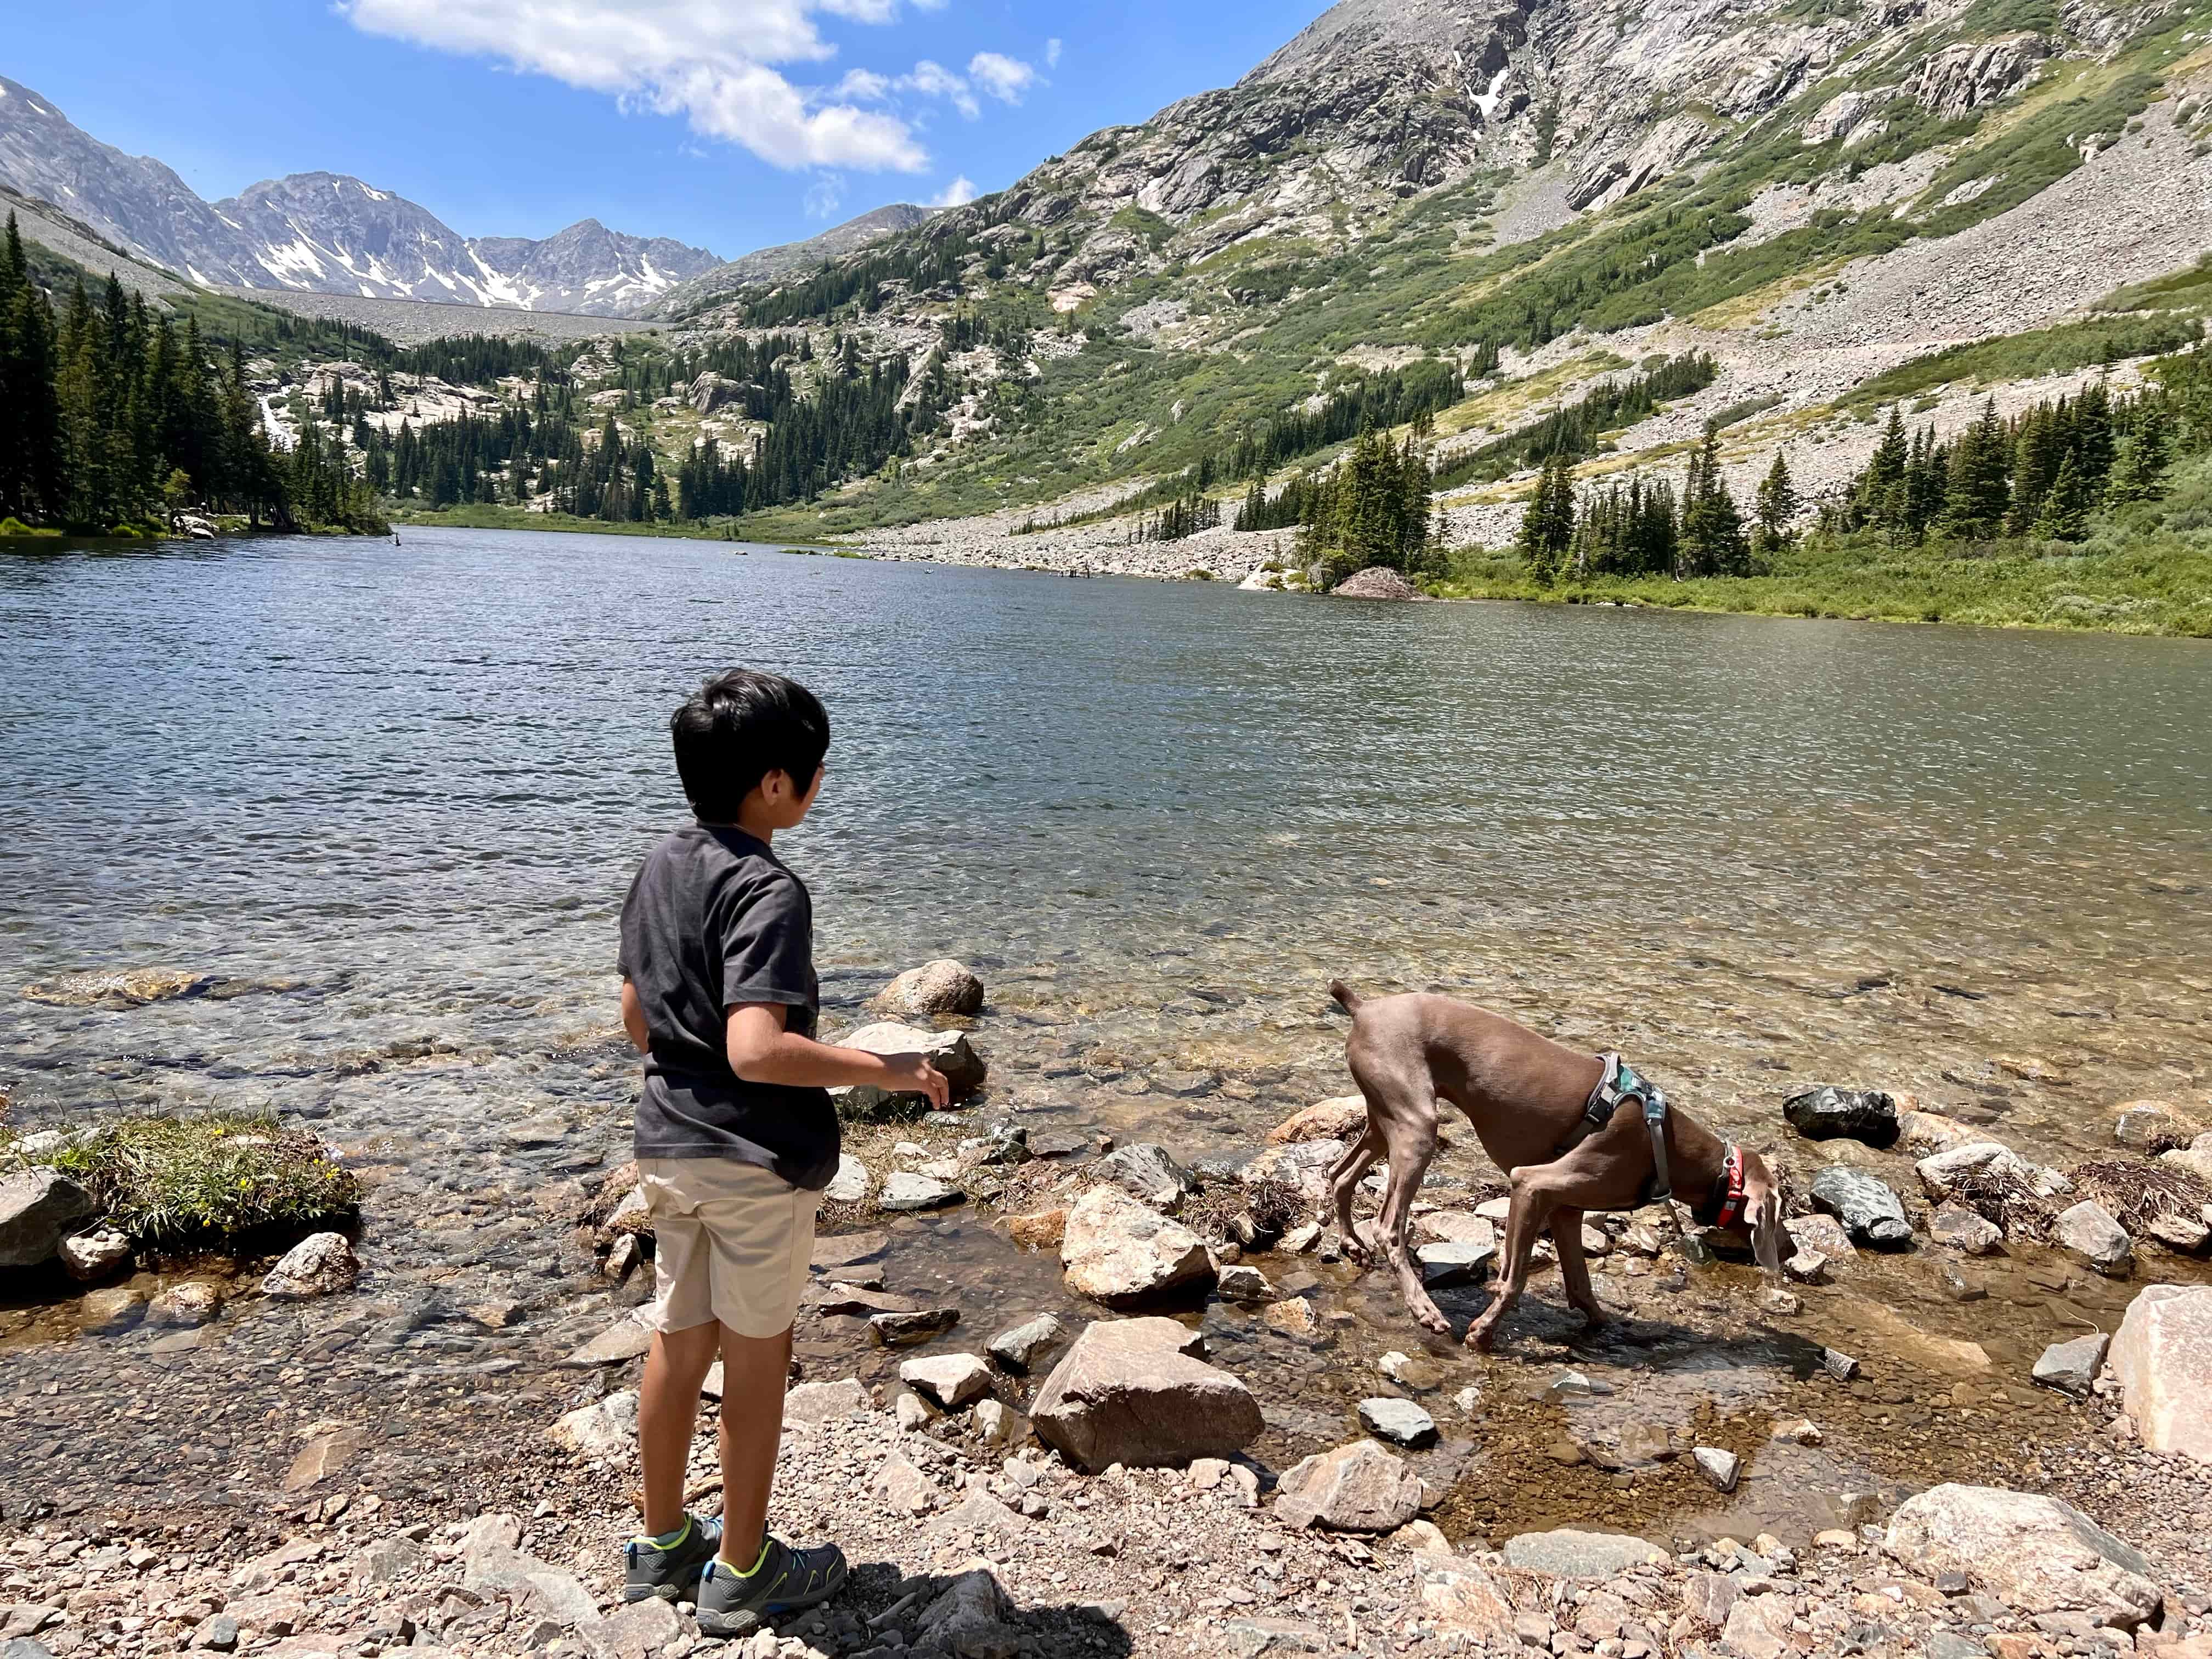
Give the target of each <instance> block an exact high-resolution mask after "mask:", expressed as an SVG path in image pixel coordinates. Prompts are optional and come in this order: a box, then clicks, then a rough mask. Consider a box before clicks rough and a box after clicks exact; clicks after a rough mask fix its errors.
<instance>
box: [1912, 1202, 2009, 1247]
mask: <svg viewBox="0 0 2212 1659" xmlns="http://www.w3.org/2000/svg"><path fill="white" fill-rule="evenodd" d="M1928 1236H1929V1237H1930V1238H1932V1239H1934V1240H1935V1241H1936V1243H1938V1244H1948V1245H1949V1246H1950V1247H1951V1248H1952V1249H1954V1250H1964V1251H1965V1252H1966V1254H1967V1255H1994V1254H1996V1250H1997V1248H1998V1247H1999V1246H2000V1245H2002V1243H2004V1230H2003V1229H2002V1228H2001V1227H1999V1226H1998V1225H1996V1223H1995V1222H1994V1221H1990V1220H1988V1219H1987V1218H1984V1217H1983V1216H1982V1215H1980V1214H1978V1212H1975V1211H1972V1210H1970V1209H1968V1208H1967V1207H1966V1206H1965V1205H1963V1204H1939V1205H1937V1206H1936V1212H1935V1213H1934V1214H1933V1215H1931V1216H1929V1218H1928Z"/></svg>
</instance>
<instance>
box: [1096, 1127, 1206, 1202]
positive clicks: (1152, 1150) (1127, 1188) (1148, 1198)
mask: <svg viewBox="0 0 2212 1659" xmlns="http://www.w3.org/2000/svg"><path fill="white" fill-rule="evenodd" d="M1090 1174H1091V1178H1092V1179H1093V1180H1097V1181H1107V1182H1112V1183H1113V1184H1114V1185H1115V1186H1116V1187H1119V1188H1121V1190H1122V1191H1123V1192H1125V1193H1127V1194H1128V1195H1129V1196H1130V1197H1132V1198H1133V1199H1135V1200H1137V1201H1138V1202H1139V1204H1149V1205H1151V1206H1152V1207H1153V1208H1154V1209H1156V1210H1170V1211H1172V1210H1173V1209H1174V1208H1175V1207H1176V1206H1177V1205H1178V1204H1181V1203H1182V1200H1183V1195H1184V1194H1186V1193H1188V1192H1189V1191H1190V1190H1191V1188H1193V1187H1194V1186H1196V1185H1197V1183H1196V1182H1194V1181H1193V1180H1192V1179H1191V1178H1190V1176H1189V1174H1188V1172H1187V1171H1186V1170H1184V1169H1183V1167H1182V1164H1178V1163H1176V1161H1175V1159H1174V1158H1170V1157H1169V1156H1168V1152H1167V1149H1166V1148H1165V1147H1163V1146H1154V1145H1153V1144H1152V1142H1151V1141H1149V1140H1139V1141H1133V1142H1132V1143H1131V1144H1130V1145H1128V1146H1121V1147H1117V1148H1115V1150H1114V1151H1113V1152H1109V1153H1107V1154H1106V1156H1105V1157H1103V1158H1100V1159H1099V1160H1098V1161H1097V1163H1096V1164H1092V1165H1091V1170H1090Z"/></svg>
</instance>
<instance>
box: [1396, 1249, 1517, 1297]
mask: <svg viewBox="0 0 2212 1659" xmlns="http://www.w3.org/2000/svg"><path fill="white" fill-rule="evenodd" d="M1497 1259H1498V1247H1497V1246H1496V1245H1494V1244H1455V1243H1449V1242H1445V1243H1436V1244H1422V1245H1418V1246H1416V1247H1415V1249H1414V1250H1413V1260H1414V1261H1415V1263H1416V1264H1417V1265H1418V1266H1419V1267H1420V1270H1421V1282H1422V1283H1423V1284H1424V1285H1428V1286H1430V1287H1431V1289H1434V1290H1445V1289H1448V1288H1449V1287H1450V1286H1452V1285H1471V1284H1473V1283H1474V1281H1475V1280H1477V1279H1480V1278H1481V1277H1482V1275H1483V1273H1485V1272H1486V1271H1487V1270H1488V1268H1489V1267H1490V1265H1491V1263H1492V1262H1493V1261H1496V1260H1497Z"/></svg>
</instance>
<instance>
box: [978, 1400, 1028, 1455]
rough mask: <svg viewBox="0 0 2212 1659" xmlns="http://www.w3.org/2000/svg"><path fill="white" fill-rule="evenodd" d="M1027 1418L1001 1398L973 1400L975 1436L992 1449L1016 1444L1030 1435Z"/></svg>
mask: <svg viewBox="0 0 2212 1659" xmlns="http://www.w3.org/2000/svg"><path fill="white" fill-rule="evenodd" d="M1030 1426H1031V1425H1030V1419H1029V1418H1028V1417H1027V1416H1026V1415H1025V1414H1024V1413H1021V1412H1018V1411H1016V1410H1015V1409H1014V1408H1013V1407H1012V1406H1009V1405H1007V1404H1006V1401H1003V1400H979V1401H976V1402H975V1437H976V1438H977V1439H978V1440H981V1442H982V1443H984V1444H985V1445H986V1446H989V1447H991V1448H993V1449H997V1448H1000V1447H1002V1446H1018V1445H1020V1444H1021V1443H1022V1442H1023V1441H1024V1440H1026V1439H1028V1438H1029V1437H1030Z"/></svg>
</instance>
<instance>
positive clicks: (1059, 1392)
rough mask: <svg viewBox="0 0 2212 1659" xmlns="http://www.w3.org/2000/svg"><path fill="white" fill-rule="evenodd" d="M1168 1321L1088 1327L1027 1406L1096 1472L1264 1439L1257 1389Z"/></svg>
mask: <svg viewBox="0 0 2212 1659" xmlns="http://www.w3.org/2000/svg"><path fill="white" fill-rule="evenodd" d="M1170 1325H1175V1322H1174V1321H1172V1320H1162V1319H1128V1320H1100V1321H1097V1322H1095V1323H1093V1324H1091V1325H1089V1326H1087V1327H1085V1329H1084V1332H1083V1334H1081V1335H1080V1336H1079V1337H1077V1338H1076V1340H1075V1345H1074V1346H1073V1347H1071V1348H1070V1349H1069V1350H1068V1351H1067V1353H1066V1357H1065V1358H1062V1359H1061V1360H1060V1364H1057V1365H1055V1366H1054V1367H1053V1370H1052V1374H1051V1376H1048V1377H1047V1378H1046V1379H1045V1383H1044V1387H1043V1388H1042V1389H1039V1390H1038V1391H1037V1396H1036V1401H1035V1402H1034V1403H1033V1404H1032V1405H1031V1406H1030V1419H1031V1420H1032V1421H1033V1422H1034V1424H1035V1425H1036V1432H1037V1435H1038V1437H1040V1438H1042V1440H1043V1441H1044V1442H1045V1443H1046V1444H1048V1445H1049V1446H1052V1447H1054V1448H1055V1449H1057V1450H1058V1451H1059V1452H1060V1454H1061V1455H1063V1456H1065V1457H1066V1459H1067V1460H1068V1461H1069V1462H1072V1463H1073V1464H1075V1465H1076V1466H1077V1467H1078V1468H1083V1469H1087V1470H1091V1471H1093V1472H1096V1471H1097V1470H1099V1469H1103V1468H1106V1467H1107V1466H1108V1465H1109V1464H1113V1463H1121V1464H1126V1465H1128V1466H1130V1467H1133V1468H1155V1467H1159V1466H1162V1465H1180V1464H1183V1463H1187V1462H1189V1461H1190V1460H1191V1459H1193V1458H1194V1457H1227V1456H1229V1455H1231V1454H1233V1453H1236V1452H1239V1451H1242V1450H1243V1449H1244V1448H1245V1447H1246V1446H1248V1445H1249V1444H1251V1443H1252V1442H1253V1441H1255V1440H1256V1439H1258V1438H1259V1437H1260V1434H1261V1430H1262V1429H1263V1428H1264V1427H1265V1426H1266V1425H1265V1424H1264V1423H1263V1422H1262V1421H1261V1416H1260V1403H1259V1401H1256V1400H1255V1399H1254V1398H1253V1397H1252V1391H1251V1390H1250V1389H1248V1388H1246V1387H1245V1386H1244V1384H1243V1383H1242V1382H1241V1381H1239V1380H1238V1379H1237V1378H1236V1377H1234V1376H1231V1375H1230V1374H1229V1373H1228V1372H1227V1371H1225V1370H1217V1369H1215V1368H1214V1367H1213V1366H1212V1365H1209V1364H1206V1363H1205V1362H1204V1361H1203V1360H1200V1359H1194V1358H1191V1357H1190V1356H1189V1355H1188V1354H1186V1353H1183V1352H1179V1351H1178V1349H1177V1347H1176V1340H1175V1338H1174V1337H1172V1336H1170V1335H1169V1334H1167V1333H1166V1332H1165V1331H1164V1330H1163V1329H1162V1327H1164V1326H1170ZM1176 1329H1177V1331H1179V1332H1182V1335H1183V1337H1184V1338H1185V1339H1188V1335H1189V1333H1188V1332H1187V1331H1182V1328H1181V1327H1180V1326H1177V1327H1176Z"/></svg>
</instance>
